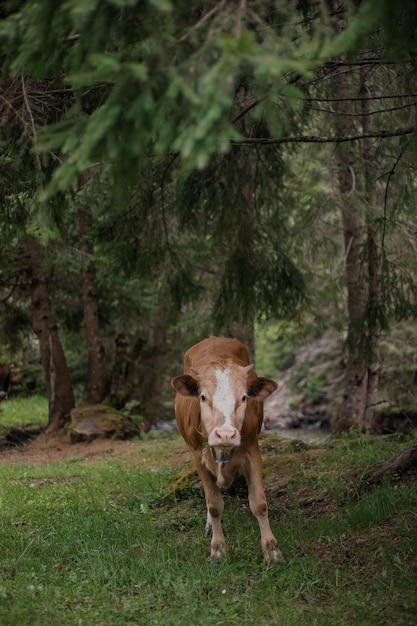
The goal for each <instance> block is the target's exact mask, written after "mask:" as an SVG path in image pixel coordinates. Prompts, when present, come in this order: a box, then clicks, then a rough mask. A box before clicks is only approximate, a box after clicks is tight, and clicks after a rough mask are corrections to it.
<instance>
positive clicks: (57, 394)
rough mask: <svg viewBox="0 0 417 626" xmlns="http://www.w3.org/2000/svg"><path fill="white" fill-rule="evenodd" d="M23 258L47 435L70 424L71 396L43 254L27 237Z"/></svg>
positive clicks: (33, 241) (37, 245)
mask: <svg viewBox="0 0 417 626" xmlns="http://www.w3.org/2000/svg"><path fill="white" fill-rule="evenodd" d="M24 254H25V256H26V258H27V260H28V266H27V269H26V270H25V271H24V283H25V288H26V290H27V292H28V293H29V296H30V299H31V304H32V319H33V330H34V332H35V334H36V336H37V337H38V340H39V350H40V357H41V363H42V367H43V370H44V374H45V380H46V389H47V394H48V405H49V419H48V425H47V428H46V432H48V433H51V432H54V431H56V430H59V429H61V428H62V427H63V426H65V424H66V423H67V422H68V421H69V419H70V411H71V409H72V408H74V394H73V390H72V384H71V379H70V375H69V371H68V367H67V362H66V359H65V354H64V351H63V348H62V344H61V341H60V337H59V333H58V328H57V325H56V321H55V316H54V312H53V309H52V305H51V300H50V298H49V292H48V284H47V280H46V276H45V273H44V271H43V268H42V264H43V259H44V254H43V250H42V248H41V246H40V244H39V243H38V242H37V241H36V239H34V238H33V237H29V236H28V237H26V238H25V242H24Z"/></svg>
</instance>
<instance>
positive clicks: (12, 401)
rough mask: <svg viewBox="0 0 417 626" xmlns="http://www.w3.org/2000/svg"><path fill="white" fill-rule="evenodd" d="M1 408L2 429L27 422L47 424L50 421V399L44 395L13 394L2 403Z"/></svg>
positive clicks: (0, 425)
mask: <svg viewBox="0 0 417 626" xmlns="http://www.w3.org/2000/svg"><path fill="white" fill-rule="evenodd" d="M0 408H1V412H0V429H1V430H4V429H6V428H10V427H11V426H15V427H18V426H22V425H25V424H32V425H46V423H47V421H48V401H47V400H46V398H45V397H44V396H32V397H30V398H24V397H13V396H11V397H10V398H9V400H5V401H4V402H2V403H1V405H0Z"/></svg>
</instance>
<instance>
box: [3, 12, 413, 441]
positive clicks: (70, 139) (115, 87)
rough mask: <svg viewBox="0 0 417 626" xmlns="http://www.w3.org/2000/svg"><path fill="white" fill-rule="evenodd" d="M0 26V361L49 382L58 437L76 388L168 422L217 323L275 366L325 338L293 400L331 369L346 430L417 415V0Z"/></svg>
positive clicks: (82, 395) (94, 16)
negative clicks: (180, 380) (320, 358)
mask: <svg viewBox="0 0 417 626" xmlns="http://www.w3.org/2000/svg"><path fill="white" fill-rule="evenodd" d="M0 18H1V21H0V46H1V61H2V62H1V74H0V81H1V82H0V125H1V135H0V147H1V150H0V211H1V222H0V229H1V238H0V250H1V258H2V263H1V269H0V300H1V302H0V336H1V352H0V359H1V361H3V362H7V363H15V364H17V365H18V366H19V367H20V369H21V371H22V372H23V373H24V375H25V378H24V381H25V382H24V383H23V384H24V385H26V388H30V387H31V386H32V387H33V386H35V385H36V386H37V388H38V389H39V388H40V385H42V384H43V385H44V389H45V392H46V393H47V395H48V400H49V424H48V429H49V431H53V430H55V429H59V428H61V427H63V426H64V425H65V424H66V423H67V422H68V420H69V416H70V412H71V410H72V408H73V407H74V405H75V404H77V403H80V402H85V403H89V404H97V403H101V402H108V403H110V404H112V405H113V406H114V407H116V408H118V409H121V408H125V407H126V406H128V407H130V409H131V410H132V411H133V412H137V413H138V414H140V415H141V416H142V417H143V419H144V422H145V428H149V427H150V425H151V424H152V423H153V422H154V421H155V420H156V419H157V418H161V417H162V418H163V417H165V416H167V415H168V414H169V413H170V411H171V415H172V409H168V408H167V407H168V406H170V403H171V402H172V395H173V394H172V390H171V389H170V387H169V381H170V379H171V377H172V376H174V375H175V374H177V373H178V371H179V369H180V367H181V358H182V354H183V352H184V350H185V349H187V348H188V347H189V346H190V345H191V344H192V343H194V342H195V341H198V340H199V339H201V338H203V337H204V336H206V335H208V334H210V333H212V334H213V333H216V334H224V335H231V336H236V337H238V338H240V339H242V340H244V341H245V342H246V343H247V344H248V345H249V347H250V350H251V351H252V354H253V356H254V359H255V361H256V364H257V367H258V368H259V367H260V368H261V369H262V370H263V373H265V374H268V375H273V376H277V377H278V376H283V375H284V373H285V371H286V370H287V368H288V367H289V366H292V365H293V364H294V363H296V362H297V355H298V354H299V352H298V350H299V348H300V347H302V346H304V347H305V346H306V345H307V346H308V345H313V344H312V343H311V342H314V341H317V340H318V339H319V338H323V337H326V338H327V343H326V346H327V347H328V355H329V356H328V362H330V364H331V366H330V367H328V368H327V369H326V367H324V366H320V365H318V364H317V363H314V364H309V362H308V359H307V360H306V359H305V360H304V361H303V369H302V370H301V369H300V368H298V371H297V372H296V373H295V375H294V387H295V389H296V388H297V385H298V396H297V391H295V392H294V398H295V399H294V402H295V401H299V402H300V403H301V402H305V401H306V399H307V400H308V399H310V400H311V401H312V402H318V401H319V399H320V397H321V395H322V390H323V388H324V387H325V386H326V384H327V383H328V381H329V378H330V379H334V380H337V385H336V387H335V389H334V390H333V395H332V406H331V413H332V421H333V427H334V428H345V427H349V426H350V425H352V424H357V425H358V426H359V427H360V428H361V429H362V430H364V431H366V432H372V431H375V430H377V431H378V429H379V423H380V422H379V421H378V420H379V418H380V417H379V416H380V415H381V414H383V415H384V416H386V414H387V413H392V414H394V415H400V416H405V419H412V418H413V416H414V415H415V414H417V398H416V392H415V383H416V372H417V364H416V357H415V349H414V346H415V343H416V330H415V315H416V310H417V309H416V296H417V286H416V272H417V267H416V265H417V255H416V244H417V240H416V220H415V211H416V209H415V204H416V177H415V171H416V162H417V161H416V156H417V152H416V149H417V143H416V131H417V125H416V111H417V109H416V103H417V78H416V76H417V72H416V69H417V68H416V60H417V45H416V41H417V39H416V26H417V14H416V12H415V4H414V2H412V1H411V0H398V1H397V2H395V3H392V2H389V1H382V0H363V1H360V0H355V1H352V2H349V1H344V0H322V1H320V0H318V1H317V0H316V1H314V2H313V1H310V0H299V1H294V2H291V1H285V2H284V1H282V0H281V1H276V2H273V1H265V0H246V1H245V0H236V1H233V0H231V1H229V2H228V1H225V0H220V1H219V2H214V1H207V2H199V3H195V2H191V3H190V2H185V1H182V0H179V1H176V2H170V1H169V0H149V1H148V2H138V1H135V0H95V1H94V0H90V1H86V0H73V1H72V2H65V3H57V2H55V1H53V0H42V1H36V0H29V1H25V2H23V1H21V0H9V1H7V2H4V3H2V6H1V8H0ZM325 351H326V350H325ZM40 366H41V367H42V379H43V383H42V382H41V381H40V380H39V376H38V371H39V367H40ZM300 390H301V391H300ZM297 398H298V400H297Z"/></svg>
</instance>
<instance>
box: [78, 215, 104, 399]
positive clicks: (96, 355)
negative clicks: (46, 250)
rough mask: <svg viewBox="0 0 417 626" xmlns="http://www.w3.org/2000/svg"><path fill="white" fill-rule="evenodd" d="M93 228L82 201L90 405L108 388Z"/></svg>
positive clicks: (79, 232)
mask: <svg viewBox="0 0 417 626" xmlns="http://www.w3.org/2000/svg"><path fill="white" fill-rule="evenodd" d="M90 229H91V211H90V209H89V208H88V207H87V206H86V205H84V204H82V203H81V206H80V207H79V209H78V234H79V237H80V239H81V242H82V248H81V249H82V252H83V255H84V259H85V263H84V269H83V275H82V301H83V324H84V336H85V341H86V345H87V354H88V381H87V390H86V400H87V402H89V403H90V404H99V403H100V402H102V401H103V400H104V399H105V397H106V396H107V394H108V391H109V376H108V368H107V357H106V351H105V348H104V345H103V342H102V340H101V335H100V324H99V306H98V290H97V274H96V267H95V264H94V246H93V244H92V243H91V242H90V241H87V238H88V235H89V233H90Z"/></svg>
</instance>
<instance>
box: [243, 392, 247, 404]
mask: <svg viewBox="0 0 417 626" xmlns="http://www.w3.org/2000/svg"><path fill="white" fill-rule="evenodd" d="M247 397H248V396H247V395H246V393H245V395H244V396H242V402H246V398H247Z"/></svg>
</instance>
